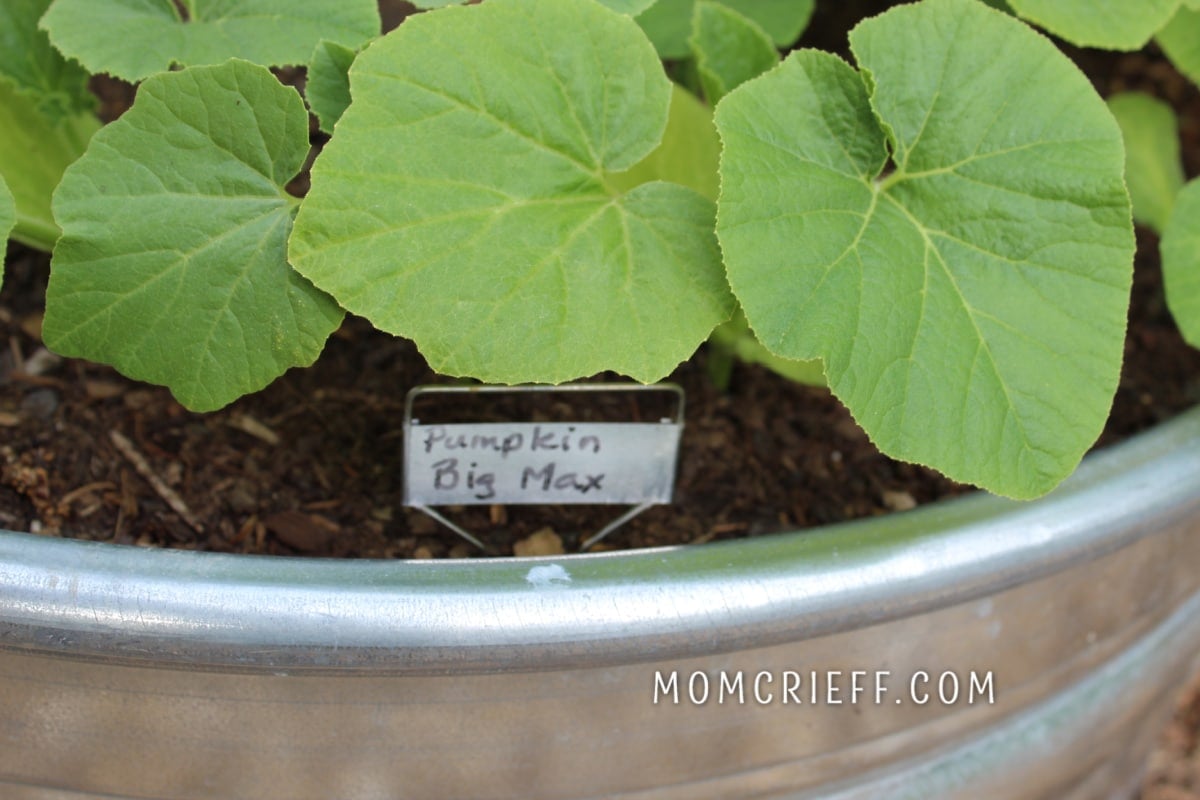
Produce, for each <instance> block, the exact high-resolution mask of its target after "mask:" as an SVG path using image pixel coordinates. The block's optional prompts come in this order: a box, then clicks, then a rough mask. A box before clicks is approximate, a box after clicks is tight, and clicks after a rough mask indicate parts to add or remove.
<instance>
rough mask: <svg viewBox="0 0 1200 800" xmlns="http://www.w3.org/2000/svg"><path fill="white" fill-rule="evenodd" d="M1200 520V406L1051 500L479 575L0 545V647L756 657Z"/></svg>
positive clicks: (439, 567) (366, 655) (474, 667)
mask: <svg viewBox="0 0 1200 800" xmlns="http://www.w3.org/2000/svg"><path fill="white" fill-rule="evenodd" d="M1198 509H1200V408H1198V409H1193V410H1192V411H1190V412H1188V413H1186V414H1184V415H1182V416H1180V417H1179V418H1177V419H1175V420H1172V421H1171V422H1169V423H1166V424H1164V425H1161V426H1159V427H1157V428H1156V429H1154V430H1152V431H1149V432H1147V433H1144V434H1141V435H1139V436H1137V437H1134V438H1133V439H1131V440H1129V441H1127V442H1125V443H1123V444H1121V445H1118V446H1116V447H1113V448H1110V449H1108V450H1105V451H1102V452H1100V453H1097V454H1095V455H1092V456H1089V457H1088V458H1087V459H1085V460H1084V463H1083V465H1082V466H1081V467H1080V468H1079V470H1078V471H1077V472H1076V474H1075V475H1073V476H1072V477H1071V478H1070V479H1068V480H1067V481H1066V482H1065V483H1064V484H1063V485H1062V486H1061V487H1059V489H1057V490H1056V491H1054V492H1053V493H1051V494H1050V495H1048V496H1046V497H1045V498H1042V499H1040V500H1037V501H1033V502H1030V503H1016V502H1013V501H1006V500H1002V499H999V498H996V497H991V496H987V495H984V494H982V493H977V494H975V495H972V496H969V497H965V498H961V499H957V500H952V501H947V502H942V503H938V504H933V505H931V506H926V507H923V508H919V509H916V510H913V511H910V512H905V513H901V514H893V515H890V516H888V517H882V518H876V519H870V520H860V521H855V522H849V523H843V524H839V525H832V526H828V527H824V528H818V529H810V530H805V531H796V532H791V533H783V534H776V535H772V536H766V537H760V538H756V539H748V540H738V541H733V542H720V543H713V544H708V545H704V546H701V547H687V546H684V547H675V548H660V549H654V550H641V551H627V552H620V553H602V554H588V555H570V556H560V557H542V558H509V559H491V560H472V561H441V562H423V561H383V560H331V559H302V558H285V557H275V556H237V555H226V554H214V553H196V552H185V551H168V550H150V549H142V548H135V547H123V546H117V545H106V544H96V543H91V542H81V541H73V540H63V539H55V538H49V537H40V536H33V535H30V534H21V533H13V532H2V531H0V649H6V650H10V651H17V652H24V653H28V654H35V653H36V654H43V655H53V656H60V657H69V658H74V659H85V660H99V661H109V662H113V661H115V662H121V663H131V664H139V665H149V666H160V667H167V668H188V669H220V670H229V669H234V670H244V671H252V672H258V671H273V672H287V673H291V672H345V673H352V674H372V675H380V674H446V673H479V672H493V671H501V670H503V671H512V670H534V671H540V670H558V669H570V668H572V667H579V666H585V665H586V666H596V665H602V664H629V663H642V662H650V661H656V660H662V659H668V658H683V657H688V656H694V655H700V654H710V653H720V652H732V651H735V650H739V649H744V648H748V647H763V646H769V645H773V644H778V643H782V642H788V641H795V640H799V639H803V638H810V637H815V636H821V635H825V634H829V633H834V632H837V631H841V630H848V629H852V628H861V627H865V626H869V625H874V624H879V623H883V622H886V621H888V620H892V619H897V618H900V617H904V616H908V615H913V614H919V613H922V612H924V611H927V610H930V609H933V608H939V607H944V606H948V605H953V604H956V603H961V602H966V601H968V600H971V599H975V598H979V597H983V596H986V595H989V594H993V593H995V592H999V591H1002V590H1004V589H1007V588H1010V587H1012V586H1016V585H1018V584H1020V583H1024V582H1026V581H1031V580H1035V579H1038V578H1041V577H1044V576H1046V575H1050V574H1053V573H1055V572H1057V571H1060V570H1064V569H1068V568H1070V567H1071V566H1073V565H1075V564H1079V563H1084V562H1087V561H1090V560H1092V559H1094V558H1097V557H1099V556H1101V555H1104V554H1106V553H1110V552H1113V551H1114V550H1117V549H1120V548H1122V547H1124V546H1127V545H1129V544H1132V543H1133V542H1135V541H1137V540H1138V539H1140V538H1141V537H1142V536H1145V535H1149V534H1153V533H1154V532H1155V531H1157V530H1160V529H1162V528H1164V527H1167V526H1169V525H1170V524H1171V523H1172V522H1174V521H1176V520H1178V519H1180V518H1182V517H1185V516H1187V515H1189V514H1194V513H1196V512H1197V510H1198Z"/></svg>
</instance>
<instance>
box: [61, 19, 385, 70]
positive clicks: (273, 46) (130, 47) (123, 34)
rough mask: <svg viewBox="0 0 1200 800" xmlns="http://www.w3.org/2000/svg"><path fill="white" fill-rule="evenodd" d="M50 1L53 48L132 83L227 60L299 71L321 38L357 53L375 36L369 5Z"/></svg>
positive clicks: (374, 22)
mask: <svg viewBox="0 0 1200 800" xmlns="http://www.w3.org/2000/svg"><path fill="white" fill-rule="evenodd" d="M185 7H186V9H187V14H186V18H185V15H184V14H182V13H181V11H180V8H179V6H178V5H177V4H176V3H175V0H55V2H54V4H53V5H52V6H51V7H50V10H49V11H47V12H46V15H45V16H44V17H43V18H42V22H41V25H42V27H43V28H44V29H45V30H47V31H48V32H49V33H50V40H51V41H52V42H54V45H55V46H56V47H58V48H59V49H60V50H62V52H63V53H65V54H67V55H68V56H70V57H71V58H74V59H77V60H78V61H79V62H80V63H82V64H83V65H84V66H86V67H87V68H88V69H89V70H91V71H92V72H107V73H110V74H112V75H116V76H118V77H121V78H125V79H126V80H130V81H137V80H141V79H142V78H145V77H146V76H148V75H152V74H154V73H155V72H160V71H162V70H165V69H167V68H168V67H170V66H171V65H172V64H186V65H189V66H192V65H199V64H217V63H220V62H222V61H224V60H225V59H227V58H230V57H237V58H244V59H247V60H249V61H254V62H256V63H259V64H266V65H270V66H278V65H283V64H304V63H306V62H307V60H308V57H309V56H310V55H311V54H312V52H313V48H314V47H316V45H317V42H319V41H321V40H322V39H327V40H329V41H334V42H338V43H340V44H343V45H346V46H348V47H358V46H359V45H361V44H362V43H363V42H365V41H367V40H368V39H370V38H371V37H373V36H377V35H378V34H379V27H380V23H379V9H378V7H377V5H376V2H375V0H188V2H187V3H186V4H185Z"/></svg>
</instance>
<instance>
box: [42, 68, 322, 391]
mask: <svg viewBox="0 0 1200 800" xmlns="http://www.w3.org/2000/svg"><path fill="white" fill-rule="evenodd" d="M248 132H249V133H251V134H253V135H247V133H248ZM307 151H308V114H307V113H306V112H305V110H304V104H303V103H302V102H301V100H300V96H299V95H298V94H296V92H295V91H294V90H293V89H290V88H288V87H285V86H282V85H281V84H280V83H279V82H278V81H277V80H276V79H275V77H274V76H273V75H272V74H271V73H270V71H269V70H267V69H266V68H265V67H260V66H256V65H253V64H249V63H247V62H244V61H230V62H227V63H226V64H223V65H220V66H217V67H193V68H190V69H187V70H183V71H182V72H171V73H165V74H163V75H159V76H155V77H153V78H150V79H149V80H147V81H146V82H145V83H144V84H143V85H142V86H141V87H140V88H139V89H138V94H137V100H136V101H135V102H134V104H133V107H132V108H130V109H129V110H128V111H127V112H126V113H125V114H124V115H122V116H121V118H120V119H118V120H117V121H116V122H114V123H112V124H110V125H108V126H107V127H105V128H104V129H103V130H101V131H100V132H99V133H97V134H96V136H95V138H94V139H93V141H92V144H91V146H90V147H89V148H88V152H87V153H86V154H85V155H84V156H83V158H81V159H80V160H79V161H78V162H76V163H75V164H74V165H72V166H71V168H70V169H68V170H67V173H66V174H65V175H64V176H63V181H62V185H61V186H60V187H59V190H58V191H57V192H56V193H55V195H54V213H55V217H56V218H57V219H58V221H59V223H60V224H61V225H62V227H63V237H62V239H61V240H60V241H59V243H58V246H57V247H56V248H55V253H54V260H53V262H52V264H51V277H50V285H49V287H48V289H47V291H46V317H45V324H44V329H43V335H44V336H45V340H46V344H47V346H49V347H50V348H52V349H54V350H56V351H58V352H59V353H62V354H63V355H70V356H80V357H83V358H89V359H93V360H96V361H104V362H107V363H110V364H112V365H113V366H115V367H116V368H117V369H119V370H120V371H121V372H123V373H124V374H126V375H128V376H130V377H133V378H137V379H140V380H146V381H151V382H154V383H160V384H165V385H167V386H169V387H170V388H171V391H172V392H173V393H174V394H175V396H176V397H177V398H179V400H180V402H182V403H183V404H184V405H186V406H188V407H189V408H191V409H193V410H197V411H207V410H211V409H215V408H219V407H220V406H223V405H225V404H226V403H229V402H230V401H232V400H234V399H235V398H237V397H238V396H240V395H242V394H245V393H247V392H251V391H255V390H257V389H260V388H262V387H263V386H265V385H266V384H267V383H269V382H270V381H271V380H273V379H274V378H275V377H277V376H278V375H280V374H281V373H282V372H283V371H284V370H286V369H287V368H288V367H291V366H295V365H303V364H308V363H311V362H312V361H313V360H314V359H315V358H316V357H317V355H318V354H319V353H320V351H321V348H322V346H323V345H324V342H325V339H326V337H327V336H328V335H329V333H330V332H331V331H332V330H333V329H334V328H335V327H336V326H337V324H338V322H339V321H340V319H341V316H342V312H341V310H340V309H339V308H338V307H337V305H336V304H335V303H333V302H332V301H331V300H330V299H329V298H328V297H326V296H325V295H323V294H322V293H320V292H319V291H317V290H316V289H314V288H313V287H312V285H311V284H309V283H308V282H307V281H305V280H304V279H303V278H301V277H300V276H299V275H297V274H296V273H295V272H294V271H293V270H292V269H291V268H290V267H289V266H288V264H287V261H286V258H285V249H286V241H287V235H288V232H289V231H290V229H291V223H292V215H293V213H294V209H295V201H294V199H292V198H290V197H289V196H288V195H287V194H286V193H285V192H284V189H283V187H284V185H285V184H286V183H287V181H288V180H289V179H291V178H292V177H293V176H294V175H295V174H296V173H297V172H298V171H299V170H300V167H301V165H302V164H303V162H304V158H305V155H306V154H307Z"/></svg>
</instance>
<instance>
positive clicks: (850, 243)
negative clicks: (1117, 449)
mask: <svg viewBox="0 0 1200 800" xmlns="http://www.w3.org/2000/svg"><path fill="white" fill-rule="evenodd" d="M851 47H852V49H853V52H854V53H855V56H856V58H857V59H858V62H859V64H860V67H861V69H862V74H861V75H860V74H859V73H857V72H855V71H854V69H853V68H851V67H850V66H848V65H847V64H846V63H845V62H843V61H841V60H840V59H838V58H836V57H834V56H830V55H826V54H822V53H817V52H812V51H807V52H803V51H802V52H798V53H795V54H793V55H792V56H790V57H789V58H788V59H787V60H785V61H784V63H783V64H782V65H781V66H780V67H779V68H777V69H776V70H774V71H772V72H770V73H768V74H767V75H765V76H763V77H762V78H759V79H758V80H755V81H753V82H751V83H748V84H746V85H744V86H742V87H741V88H739V89H737V90H735V91H734V92H732V93H731V94H730V95H729V96H727V97H726V98H725V100H724V101H722V103H721V105H720V107H719V108H718V109H717V114H716V119H717V128H718V131H719V132H720V134H721V138H722V141H723V143H724V152H723V154H722V160H721V187H722V188H721V198H720V201H719V204H718V205H719V211H718V224H717V233H718V236H719V238H720V241H721V246H722V249H723V251H724V254H725V260H726V265H727V268H728V271H729V277H730V283H731V284H732V286H733V289H734V294H735V295H736V296H737V297H738V299H739V300H740V301H741V303H742V307H743V308H744V309H745V312H746V316H747V318H748V319H749V322H750V325H751V327H752V328H753V330H754V332H755V333H756V334H757V336H758V338H759V340H760V341H761V342H762V343H763V344H764V345H765V346H766V347H767V348H769V349H770V350H771V351H772V352H774V353H775V354H776V355H780V356H783V357H785V358H793V359H812V358H823V359H824V360H825V364H826V374H827V377H828V379H829V385H830V388H831V389H832V390H833V392H834V393H835V394H836V395H837V396H838V397H839V398H841V400H842V401H843V402H844V403H845V404H846V405H847V406H848V407H849V409H850V411H851V412H852V413H853V415H854V416H855V418H856V419H857V420H858V422H859V424H861V425H862V426H863V428H864V429H865V430H866V431H867V432H868V433H869V434H870V435H871V437H872V438H873V439H874V441H875V442H876V444H877V445H878V446H879V447H880V449H881V450H883V451H884V452H885V453H888V454H890V455H892V456H895V457H897V458H902V459H906V460H910V461H915V462H919V463H923V464H928V465H931V466H934V467H936V468H937V469H939V470H941V471H942V472H944V473H945V474H947V475H949V476H950V477H952V478H955V479H957V480H960V481H965V482H969V483H974V484H978V485H981V486H984V487H986V488H988V489H991V490H992V491H995V492H998V493H1000V494H1005V495H1010V496H1014V497H1023V498H1024V497H1032V496H1036V495H1038V494H1041V493H1043V492H1046V491H1048V490H1049V489H1050V488H1051V487H1052V486H1053V485H1055V484H1056V483H1057V482H1058V481H1060V480H1061V479H1062V478H1063V477H1065V476H1066V475H1067V474H1069V473H1070V472H1071V471H1072V470H1073V469H1074V467H1075V465H1076V464H1077V463H1078V461H1079V459H1080V458H1081V457H1082V455H1083V453H1084V451H1085V450H1086V449H1087V448H1088V446H1089V445H1090V444H1091V443H1092V442H1093V441H1094V440H1095V438H1096V436H1097V435H1098V434H1099V432H1100V430H1101V428H1102V426H1103V424H1104V420H1105V418H1106V417H1107V414H1108V409H1109V406H1110V404H1111V401H1112V396H1113V392H1114V391H1115V389H1116V383H1117V377H1118V372H1119V369H1120V363H1121V354H1122V347H1123V340H1124V332H1125V309H1126V306H1127V303H1128V293H1129V284H1130V278H1131V267H1132V257H1133V249H1134V243H1133V231H1132V225H1131V222H1130V210H1129V200H1128V196H1127V194H1126V192H1125V188H1124V184H1123V180H1122V171H1123V169H1122V168H1123V160H1124V158H1123V153H1122V147H1121V136H1120V131H1119V129H1118V128H1117V126H1116V124H1115V122H1114V121H1113V119H1112V116H1111V115H1110V114H1109V113H1108V111H1107V109H1106V108H1105V106H1104V103H1103V102H1102V101H1101V100H1100V98H1099V97H1098V96H1097V95H1096V93H1095V91H1094V90H1093V89H1092V88H1091V86H1090V84H1089V83H1088V81H1087V79H1086V78H1085V77H1084V76H1083V74H1082V73H1080V72H1079V71H1078V70H1077V69H1076V68H1075V67H1074V66H1073V65H1072V64H1071V63H1070V62H1069V61H1068V60H1067V59H1066V58H1065V57H1064V56H1063V55H1062V54H1061V53H1060V52H1059V51H1058V50H1057V49H1056V48H1055V47H1054V46H1053V45H1052V44H1051V43H1050V42H1049V41H1048V40H1047V39H1045V38H1044V37H1042V36H1040V35H1038V34H1036V33H1035V32H1033V31H1032V30H1030V29H1029V28H1028V27H1026V26H1025V25H1023V24H1021V23H1020V22H1018V21H1016V20H1014V19H1013V18H1011V17H1008V16H1007V15H1004V14H1002V13H1000V12H997V11H994V10H992V9H989V8H987V7H985V6H984V5H982V4H980V3H976V2H973V0H926V1H925V2H922V3H917V4H914V5H907V6H900V7H898V8H895V9H892V10H891V11H888V12H886V13H885V14H882V15H881V16H879V17H876V18H874V19H871V20H867V21H865V22H863V23H861V24H860V25H859V26H858V27H857V28H855V30H854V31H853V32H852V33H851ZM981 53H987V54H988V57H987V58H986V59H982V60H981V58H980V54H981ZM889 154H890V156H891V159H892V161H893V164H892V166H893V169H892V171H891V172H890V173H889V174H886V175H885V174H884V170H885V166H886V165H887V164H888V162H889Z"/></svg>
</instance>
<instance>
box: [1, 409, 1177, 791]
mask: <svg viewBox="0 0 1200 800" xmlns="http://www.w3.org/2000/svg"><path fill="white" fill-rule="evenodd" d="M1198 653H1200V412H1193V413H1190V414H1188V415H1186V416H1185V417H1183V418H1181V419H1179V420H1177V421H1175V422H1173V423H1171V424H1169V425H1166V426H1163V427H1162V428H1160V429H1159V430H1157V431H1154V432H1152V433H1150V434H1147V435H1143V436H1142V437H1140V438H1138V439H1135V440H1133V441H1131V442H1129V443H1127V444H1125V445H1123V446H1121V447H1119V448H1116V449H1114V450H1111V451H1109V452H1106V453H1103V454H1100V455H1098V456H1096V457H1093V458H1090V459H1088V460H1087V461H1086V462H1085V464H1084V466H1083V467H1082V468H1081V469H1080V471H1079V473H1078V474H1077V475H1076V476H1075V477H1074V478H1072V479H1071V480H1070V481H1069V482H1068V483H1067V484H1066V485H1064V486H1063V487H1062V488H1061V489H1060V490H1058V491H1057V492H1055V493H1054V494H1052V495H1051V496H1049V497H1047V498H1045V499H1043V500H1041V501H1038V502H1035V503H1030V504H1024V505H1020V504H1014V503H1009V502H1004V501H1000V500H997V499H995V498H990V497H985V496H976V497H971V498H967V499H964V500H960V501H954V502H949V503H945V504H941V505H937V506H933V507H929V508H925V509H921V510H917V511H914V512H909V513H905V514H899V515H894V516H892V517H889V518H886V519H879V520H871V521H866V522H859V523H853V524H847V525H840V526H836V527H831V528H828V529H822V530H816V531H810V532H803V533H794V534H787V535H780V536H773V537H767V538H763V539H759V540H755V541H744V542H736V543H728V544H715V545H706V546H702V547H695V548H681V549H671V550H656V551H646V552H633V553H623V554H605V555H589V556H573V557H563V558H557V559H509V560H495V561H480V562H453V563H425V562H333V561H309V560H294V559H280V558H261V557H231V556H223V555H212V554H195V553H182V552H163V551H147V550H140V549H133V548H122V547H114V546H105V545H94V544H88V543H80V542H71V541H62V540H56V539H46V538H40V537H34V536H28V535H23V534H16V533H5V534H0V796H3V797H5V798H13V800H35V799H36V800H51V799H53V800H66V799H67V798H71V799H72V800H74V799H75V798H101V797H103V798H114V797H118V798H221V800H242V799H245V800H250V799H251V798H253V800H263V799H264V798H286V799H287V800H304V799H305V798H314V799H319V800H329V798H388V800H391V799H392V798H399V797H420V798H431V797H454V798H467V797H471V798H530V797H553V798H578V797H601V796H614V795H619V796H622V797H635V798H651V797H653V798H699V797H722V798H724V797H795V798H810V797H833V798H876V797H888V798H903V797H913V798H934V797H945V798H971V800H979V799H980V798H1020V799H1021V800H1033V799H1034V798H1047V800H1051V799H1052V800H1064V799H1068V800H1081V799H1082V798H1117V797H1128V796H1130V795H1131V793H1132V792H1133V791H1134V790H1135V786H1136V783H1137V781H1138V776H1139V772H1140V769H1141V764H1142V761H1143V759H1144V756H1145V754H1146V753H1147V750H1148V748H1149V745H1150V743H1151V741H1152V739H1153V737H1154V736H1155V735H1156V733H1157V731H1158V730H1159V729H1160V727H1161V726H1162V724H1163V722H1164V721H1165V719H1166V714H1167V713H1168V711H1169V705H1170V701H1171V698H1172V695H1173V693H1174V692H1175V691H1176V690H1177V688H1178V687H1179V686H1180V684H1181V682H1182V681H1183V680H1184V679H1185V677H1186V676H1187V675H1189V674H1190V673H1191V672H1193V671H1194V669H1195V668H1196V667H1197V666H1200V661H1198V660H1197V654H1198ZM860 671H861V675H859V676H858V677H855V676H854V673H856V672H860ZM813 673H815V676H814V675H813ZM885 673H886V674H885ZM923 674H924V675H926V676H927V678H928V679H927V680H926V679H922V678H921V676H922V675H923ZM948 675H953V676H954V677H955V679H957V682H958V683H957V685H958V687H959V693H958V696H957V702H955V703H953V704H949V703H944V702H942V698H941V697H939V684H940V685H941V687H942V689H944V690H947V697H946V699H949V692H948V689H950V688H953V683H954V682H953V681H952V680H951V679H950V678H947V677H944V676H948ZM672 676H673V677H672ZM739 676H740V677H739ZM796 676H799V677H798V678H797V677H796ZM988 676H990V678H989V677H988ZM814 677H815V678H816V683H817V686H818V689H819V692H818V696H817V697H816V698H815V700H816V702H813V700H814V697H813V695H812V694H811V692H810V687H811V684H812V683H813V678H814ZM914 679H915V682H914ZM877 684H882V685H883V686H884V688H885V691H884V692H883V693H882V694H878V695H877V694H876V685H877ZM831 685H832V686H834V687H836V689H837V691H836V693H834V694H832V695H831V694H830V693H829V687H830V686H831ZM855 686H864V687H865V688H864V689H863V690H862V691H859V690H856V689H855V688H854V687H855ZM705 687H707V695H705V691H704V690H705ZM989 688H990V690H991V702H988V698H987V693H988V692H987V690H988V689H989ZM739 689H740V691H739ZM914 689H915V690H916V691H914ZM976 689H978V690H979V691H978V692H975V690H976ZM971 694H974V697H970V696H969V695H971ZM923 697H924V698H927V702H925V703H924V704H921V703H919V701H920V700H921V699H922V698H923ZM676 698H678V700H676ZM701 699H704V700H705V702H699V701H700V700H701ZM835 700H840V701H841V702H840V703H836V702H833V701H835ZM969 700H974V702H968V701H969ZM852 701H853V702H852Z"/></svg>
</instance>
